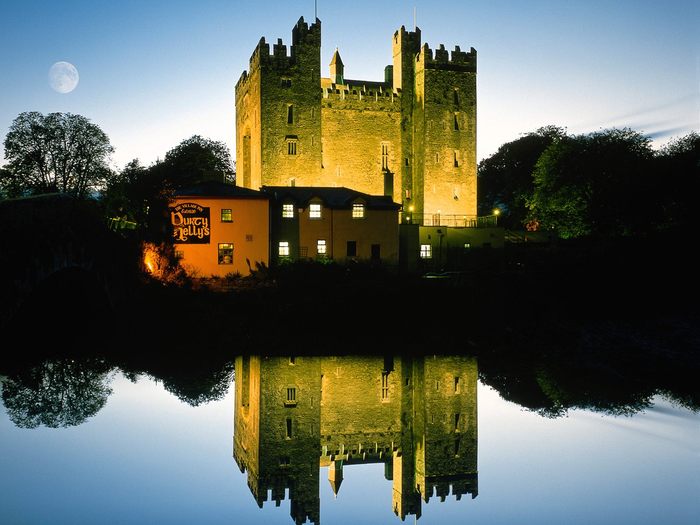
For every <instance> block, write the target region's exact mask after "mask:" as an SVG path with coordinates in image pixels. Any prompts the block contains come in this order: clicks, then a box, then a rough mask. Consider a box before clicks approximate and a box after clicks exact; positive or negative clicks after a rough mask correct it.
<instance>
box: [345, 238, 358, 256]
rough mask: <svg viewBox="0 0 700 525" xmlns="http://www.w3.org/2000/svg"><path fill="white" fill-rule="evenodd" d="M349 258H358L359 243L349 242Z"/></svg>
mask: <svg viewBox="0 0 700 525" xmlns="http://www.w3.org/2000/svg"><path fill="white" fill-rule="evenodd" d="M347 256H348V257H356V256H357V241H348V244H347Z"/></svg>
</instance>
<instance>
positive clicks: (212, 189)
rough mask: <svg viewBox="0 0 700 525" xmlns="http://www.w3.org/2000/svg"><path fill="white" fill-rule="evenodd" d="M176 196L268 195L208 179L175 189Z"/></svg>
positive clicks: (250, 197) (259, 197)
mask: <svg viewBox="0 0 700 525" xmlns="http://www.w3.org/2000/svg"><path fill="white" fill-rule="evenodd" d="M175 196H176V197H234V198H244V199H269V198H270V196H269V195H268V194H266V193H263V192H261V191H256V190H251V189H249V188H241V187H240V186H236V185H234V184H228V183H225V182H219V181H215V180H208V181H204V182H200V183H198V184H195V185H193V186H189V187H187V188H182V189H179V190H177V191H175Z"/></svg>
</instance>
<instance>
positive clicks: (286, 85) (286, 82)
mask: <svg viewBox="0 0 700 525" xmlns="http://www.w3.org/2000/svg"><path fill="white" fill-rule="evenodd" d="M280 86H282V87H283V88H290V87H292V79H291V78H286V77H282V79H281V80H280Z"/></svg>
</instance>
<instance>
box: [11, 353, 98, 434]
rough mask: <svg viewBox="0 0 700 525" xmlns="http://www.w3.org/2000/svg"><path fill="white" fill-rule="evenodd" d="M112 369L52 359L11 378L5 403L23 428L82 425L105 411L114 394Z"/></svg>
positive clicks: (94, 362)
mask: <svg viewBox="0 0 700 525" xmlns="http://www.w3.org/2000/svg"><path fill="white" fill-rule="evenodd" d="M110 369H111V367H110V366H109V365H107V363H106V362H105V361H103V360H101V359H96V358H91V359H84V360H75V359H70V358H60V359H49V360H46V361H44V362H42V363H41V364H38V365H35V366H33V367H31V368H28V369H24V370H22V371H20V372H18V373H17V374H15V375H11V376H10V377H8V378H7V379H6V380H5V382H4V383H3V386H2V400H3V403H4V404H5V408H6V409H7V414H8V416H9V417H10V420H11V421H12V422H13V423H14V424H15V425H17V426H18V427H21V428H35V427H38V426H42V425H43V426H46V427H50V428H58V427H70V426H75V425H80V424H81V423H83V422H85V421H86V420H87V419H88V418H89V417H91V416H94V415H95V414H96V413H97V412H99V411H100V409H102V407H104V405H105V403H106V402H107V398H108V397H109V395H110V394H111V393H112V390H111V388H110V387H109V371H110Z"/></svg>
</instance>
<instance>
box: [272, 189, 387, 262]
mask: <svg viewBox="0 0 700 525" xmlns="http://www.w3.org/2000/svg"><path fill="white" fill-rule="evenodd" d="M262 191H263V192H265V193H267V194H268V195H269V196H270V197H271V199H272V201H271V204H270V224H271V230H272V233H271V238H270V241H271V242H270V245H271V247H270V250H271V254H270V257H271V260H272V261H273V262H280V261H282V260H297V259H307V258H308V259H329V260H334V261H336V262H339V263H344V262H347V261H350V260H355V261H370V262H372V263H376V264H378V263H383V264H392V265H396V264H398V262H399V209H400V208H401V206H400V205H399V204H397V203H395V202H393V201H392V200H391V197H388V196H379V195H368V194H366V193H361V192H359V191H355V190H351V189H349V188H342V187H339V188H335V187H334V188H327V187H300V186H263V187H262Z"/></svg>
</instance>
